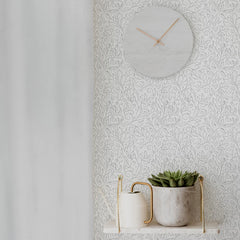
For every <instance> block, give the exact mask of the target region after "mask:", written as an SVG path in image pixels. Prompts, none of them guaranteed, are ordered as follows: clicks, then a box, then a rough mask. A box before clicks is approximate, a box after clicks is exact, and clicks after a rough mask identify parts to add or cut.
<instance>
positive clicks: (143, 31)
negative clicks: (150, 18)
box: [136, 28, 164, 46]
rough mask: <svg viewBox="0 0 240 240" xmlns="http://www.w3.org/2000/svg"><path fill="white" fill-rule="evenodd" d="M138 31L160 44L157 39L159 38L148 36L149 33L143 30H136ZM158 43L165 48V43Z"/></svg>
mask: <svg viewBox="0 0 240 240" xmlns="http://www.w3.org/2000/svg"><path fill="white" fill-rule="evenodd" d="M136 29H137V30H138V31H139V32H141V33H143V34H144V35H146V36H148V37H150V38H152V39H153V40H155V41H156V42H158V39H157V38H155V37H153V36H151V35H150V34H148V33H146V32H144V31H143V30H142V29H140V28H136ZM158 43H160V44H161V45H163V46H164V43H163V42H161V41H160V40H159V42H158Z"/></svg>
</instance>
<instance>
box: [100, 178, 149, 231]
mask: <svg viewBox="0 0 240 240" xmlns="http://www.w3.org/2000/svg"><path fill="white" fill-rule="evenodd" d="M122 178H123V177H122V175H120V176H119V177H118V186H117V212H116V224H117V227H118V232H120V230H121V228H141V227H143V226H144V225H145V224H148V223H150V222H151V221H152V218H153V190H152V187H151V185H150V184H148V183H145V182H135V183H133V184H132V186H131V192H122ZM137 184H140V185H146V186H148V187H149V188H150V191H151V206H150V218H149V219H147V217H148V214H147V202H146V200H145V198H144V196H143V194H142V193H141V192H139V191H133V189H134V186H135V185H137ZM101 194H102V195H103V193H102V192H101ZM103 197H104V195H103ZM104 201H105V203H106V205H107V208H108V210H109V212H110V214H111V216H113V215H114V214H113V213H112V211H111V210H110V207H109V205H108V203H107V200H106V198H105V197H104Z"/></svg>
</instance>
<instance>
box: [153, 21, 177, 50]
mask: <svg viewBox="0 0 240 240" xmlns="http://www.w3.org/2000/svg"><path fill="white" fill-rule="evenodd" d="M178 20H179V18H177V19H176V20H175V21H174V23H173V24H172V25H171V26H170V27H169V28H168V29H167V31H166V32H165V33H164V34H163V35H162V36H161V37H160V38H159V39H157V42H156V43H155V44H154V45H153V46H154V47H155V46H156V45H157V44H158V43H160V41H161V40H162V38H163V37H164V36H165V35H166V34H167V33H168V31H169V30H170V29H171V28H172V27H173V26H174V25H175V24H176V23H177V21H178Z"/></svg>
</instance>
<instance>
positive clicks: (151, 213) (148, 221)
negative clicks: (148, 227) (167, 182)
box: [131, 182, 153, 224]
mask: <svg viewBox="0 0 240 240" xmlns="http://www.w3.org/2000/svg"><path fill="white" fill-rule="evenodd" d="M137 184H140V185H146V186H148V187H149V188H150V191H151V200H150V201H151V202H150V204H151V206H150V207H151V212H150V218H149V220H146V221H144V223H146V224H148V223H150V222H151V221H152V219H153V190H152V186H151V185H150V184H148V183H145V182H135V183H133V184H132V187H131V192H133V188H134V186H135V185H137Z"/></svg>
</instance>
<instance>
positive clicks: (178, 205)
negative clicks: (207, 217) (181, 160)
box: [148, 170, 199, 227]
mask: <svg viewBox="0 0 240 240" xmlns="http://www.w3.org/2000/svg"><path fill="white" fill-rule="evenodd" d="M198 176H199V174H198V173H197V172H187V171H186V172H184V173H183V172H182V171H180V170H178V171H177V172H170V171H165V172H163V173H159V174H157V175H153V174H152V177H151V178H148V180H149V182H150V183H151V184H152V186H153V212H154V215H155V217H156V220H157V222H158V223H159V224H161V225H164V226H172V227H173V226H177V227H180V226H185V225H187V224H188V223H189V221H190V220H191V207H192V202H193V199H194V197H193V195H194V193H195V189H194V184H195V182H196V180H197V179H198Z"/></svg>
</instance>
